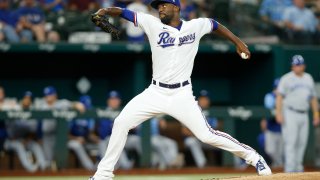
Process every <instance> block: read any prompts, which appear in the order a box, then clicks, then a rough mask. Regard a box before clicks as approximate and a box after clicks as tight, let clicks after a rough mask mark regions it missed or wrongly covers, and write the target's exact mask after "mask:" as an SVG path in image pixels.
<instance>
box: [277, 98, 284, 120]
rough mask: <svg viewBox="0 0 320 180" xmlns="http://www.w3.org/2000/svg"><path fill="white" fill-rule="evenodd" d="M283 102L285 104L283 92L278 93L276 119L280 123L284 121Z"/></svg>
mask: <svg viewBox="0 0 320 180" xmlns="http://www.w3.org/2000/svg"><path fill="white" fill-rule="evenodd" d="M282 104H283V97H282V95H281V94H278V95H277V99H276V120H277V122H278V123H279V124H282V123H283V116H282Z"/></svg>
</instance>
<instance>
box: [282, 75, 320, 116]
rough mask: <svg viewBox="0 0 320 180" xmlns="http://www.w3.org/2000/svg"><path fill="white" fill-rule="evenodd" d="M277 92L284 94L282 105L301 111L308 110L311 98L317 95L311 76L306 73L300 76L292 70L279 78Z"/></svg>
mask: <svg viewBox="0 0 320 180" xmlns="http://www.w3.org/2000/svg"><path fill="white" fill-rule="evenodd" d="M278 92H279V93H280V94H281V95H283V96H284V101H283V105H284V107H291V108H294V109H296V110H302V111H306V110H308V109H309V106H310V100H311V98H312V97H315V96H317V94H316V91H315V87H314V81H313V78H312V77H311V75H310V74H308V73H304V74H303V76H302V77H299V76H297V75H296V74H295V73H294V72H289V73H287V74H285V75H284V76H283V77H282V78H281V79H280V82H279V86H278Z"/></svg>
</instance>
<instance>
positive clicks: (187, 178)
mask: <svg viewBox="0 0 320 180" xmlns="http://www.w3.org/2000/svg"><path fill="white" fill-rule="evenodd" d="M241 175H249V174H241ZM241 175H240V174H212V175H210V174H198V175H163V176H160V175H155V176H148V175H146V176H136V175H135V176H117V177H116V178H114V180H213V179H219V178H228V177H229V178H230V177H239V176H241ZM87 179H88V177H85V176H71V177H58V176H56V177H0V180H87Z"/></svg>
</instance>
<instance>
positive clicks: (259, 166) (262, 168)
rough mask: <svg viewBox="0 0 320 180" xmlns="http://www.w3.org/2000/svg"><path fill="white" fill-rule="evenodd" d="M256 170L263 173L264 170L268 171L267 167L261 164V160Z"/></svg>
mask: <svg viewBox="0 0 320 180" xmlns="http://www.w3.org/2000/svg"><path fill="white" fill-rule="evenodd" d="M256 169H257V170H259V171H262V170H264V169H266V167H264V164H263V163H262V162H261V160H259V161H258V162H257V164H256Z"/></svg>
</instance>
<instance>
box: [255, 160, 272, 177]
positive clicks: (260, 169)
mask: <svg viewBox="0 0 320 180" xmlns="http://www.w3.org/2000/svg"><path fill="white" fill-rule="evenodd" d="M256 170H257V173H258V175H259V176H269V175H271V174H272V172H271V169H270V167H269V166H268V164H267V163H266V161H265V160H264V159H263V157H262V156H260V158H259V160H258V162H257V164H256Z"/></svg>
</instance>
